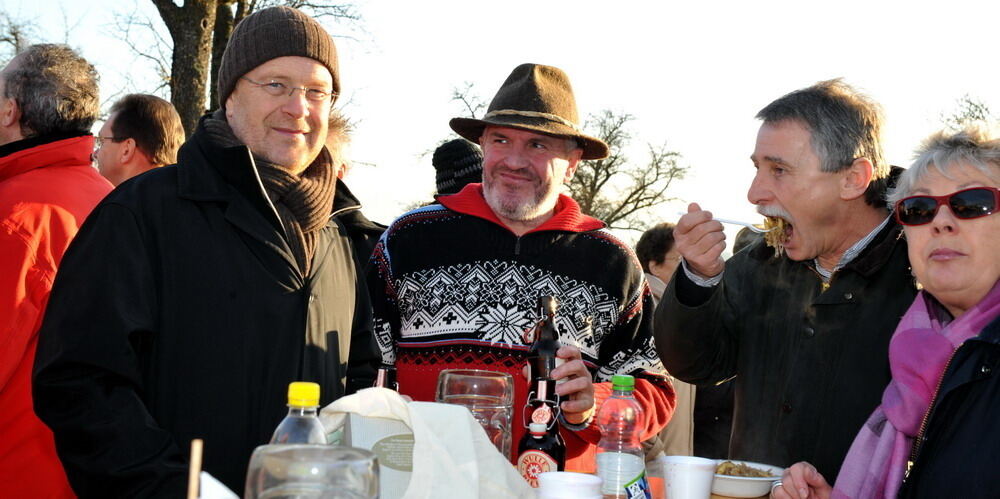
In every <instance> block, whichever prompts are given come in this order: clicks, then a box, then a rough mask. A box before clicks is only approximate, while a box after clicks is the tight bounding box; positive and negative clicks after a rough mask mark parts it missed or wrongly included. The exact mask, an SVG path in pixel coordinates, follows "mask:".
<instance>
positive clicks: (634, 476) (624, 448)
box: [597, 374, 652, 499]
mask: <svg viewBox="0 0 1000 499" xmlns="http://www.w3.org/2000/svg"><path fill="white" fill-rule="evenodd" d="M611 384H612V390H613V391H612V393H611V397H609V398H608V399H607V400H605V401H604V404H603V405H602V406H601V410H600V412H598V413H597V424H598V426H599V427H600V428H601V442H600V443H599V444H597V475H598V476H599V477H601V479H602V480H603V481H604V483H603V485H601V494H602V495H603V496H604V497H605V498H608V499H610V498H615V499H619V498H620V499H649V498H650V497H652V496H651V495H650V493H649V483H647V482H646V464H645V461H644V459H643V452H642V445H641V444H640V443H639V428H638V426H639V421H641V420H642V407H641V406H640V405H639V403H638V402H636V400H635V398H634V397H633V396H632V391H633V390H634V389H635V378H633V377H632V376H628V375H622V374H616V375H615V376H614V377H613V378H612V379H611Z"/></svg>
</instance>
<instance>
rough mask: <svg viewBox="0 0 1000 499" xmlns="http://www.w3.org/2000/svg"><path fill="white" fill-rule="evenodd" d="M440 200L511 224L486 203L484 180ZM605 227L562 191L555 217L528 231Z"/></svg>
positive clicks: (461, 210) (462, 210)
mask: <svg viewBox="0 0 1000 499" xmlns="http://www.w3.org/2000/svg"><path fill="white" fill-rule="evenodd" d="M437 201H438V202H439V203H441V204H442V205H444V207H445V208H448V209H449V210H452V211H457V212H459V213H462V214H464V215H471V216H474V217H479V218H482V219H483V220H489V221H490V222H493V223H495V224H497V225H499V226H501V227H503V228H505V229H507V230H510V228H509V227H507V226H506V225H504V223H503V222H501V221H500V218H498V217H497V215H496V213H493V209H492V208H490V205H488V204H486V198H484V197H483V184H469V185H466V186H465V187H464V188H463V189H462V190H461V191H459V192H458V193H456V194H451V195H449V196H438V198H437ZM602 228H604V222H602V221H600V220H598V219H596V218H594V217H590V216H587V215H584V214H583V213H582V212H581V211H580V205H578V204H576V201H573V198H571V197H569V196H567V195H565V194H560V195H559V200H558V201H556V209H555V213H553V215H552V218H550V219H548V220H546V221H545V222H544V223H542V225H539V226H538V227H535V228H534V229H531V230H529V231H528V232H526V234H531V233H532V232H542V231H547V230H562V231H568V232H586V231H590V230H596V229H602Z"/></svg>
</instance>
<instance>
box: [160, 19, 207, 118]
mask: <svg viewBox="0 0 1000 499" xmlns="http://www.w3.org/2000/svg"><path fill="white" fill-rule="evenodd" d="M152 2H153V4H154V5H156V10H157V11H159V13H160V18H161V19H163V24H165V25H166V26H167V31H168V32H170V38H171V40H173V51H172V53H173V55H172V57H171V61H170V101H171V102H172V103H173V104H174V107H176V108H177V114H179V115H180V117H181V123H182V124H183V125H184V132H185V133H186V134H187V135H191V134H192V133H194V129H195V127H196V126H197V125H198V118H200V117H201V115H202V114H204V112H205V89H206V87H207V85H208V81H209V78H208V76H209V75H208V68H209V62H210V61H211V56H212V34H213V27H214V26H215V14H216V10H217V9H216V8H217V7H218V5H217V3H218V2H217V0H185V1H184V6H183V7H179V6H177V4H175V3H174V2H173V0H152Z"/></svg>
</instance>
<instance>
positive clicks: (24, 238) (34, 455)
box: [0, 135, 112, 498]
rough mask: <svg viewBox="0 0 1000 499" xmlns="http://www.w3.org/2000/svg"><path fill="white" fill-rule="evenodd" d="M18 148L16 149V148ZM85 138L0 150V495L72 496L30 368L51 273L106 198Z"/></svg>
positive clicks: (106, 185)
mask: <svg viewBox="0 0 1000 499" xmlns="http://www.w3.org/2000/svg"><path fill="white" fill-rule="evenodd" d="M22 146H23V147H22ZM93 148H94V138H93V137H92V136H90V135H87V136H82V137H72V138H67V139H61V140H55V141H50V142H44V141H43V140H42V139H27V140H25V141H22V142H21V143H12V144H8V145H7V146H5V147H3V148H0V154H2V152H6V151H11V150H14V152H10V153H9V154H6V155H4V156H0V495H3V496H4V497H45V498H53V497H56V498H58V497H74V495H73V491H72V489H70V486H69V482H68V481H67V480H66V474H65V473H64V472H63V468H62V464H61V463H60V462H59V458H58V457H57V456H56V450H55V445H54V442H53V439H52V432H51V431H49V429H48V427H46V426H45V425H44V424H43V423H42V422H41V421H40V420H39V419H38V418H37V417H36V416H35V413H34V411H33V410H32V405H31V404H32V401H31V368H32V365H33V363H34V359H35V347H36V345H37V342H38V336H37V333H38V327H39V325H40V324H41V320H42V315H43V313H44V311H45V304H46V302H47V301H48V297H49V290H50V289H51V288H52V280H53V278H54V277H55V274H56V268H57V267H58V265H59V261H60V260H61V259H62V256H63V253H64V252H65V251H66V247H67V246H68V245H69V242H70V240H71V239H73V236H74V235H76V231H77V229H78V228H79V227H80V224H82V223H83V220H84V218H86V217H87V215H88V214H89V213H90V211H91V210H92V209H93V208H94V206H96V205H97V203H98V202H99V201H100V200H101V199H102V198H103V197H104V196H105V195H106V194H107V193H108V192H110V191H111V188H112V187H111V184H110V183H109V182H108V181H107V180H105V179H104V178H103V177H101V175H100V174H99V173H98V172H97V170H96V169H94V168H93V167H92V166H91V165H90V154H91V152H92V151H93Z"/></svg>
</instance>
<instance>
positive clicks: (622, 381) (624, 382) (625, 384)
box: [611, 374, 635, 392]
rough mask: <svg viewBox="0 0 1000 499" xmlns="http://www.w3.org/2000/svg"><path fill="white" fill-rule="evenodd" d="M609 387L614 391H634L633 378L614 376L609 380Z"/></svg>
mask: <svg viewBox="0 0 1000 499" xmlns="http://www.w3.org/2000/svg"><path fill="white" fill-rule="evenodd" d="M611 385H612V386H613V388H614V389H615V390H625V391H628V392H630V391H632V390H634V389H635V378H634V377H632V376H629V375H628V374H616V375H614V376H612V378H611Z"/></svg>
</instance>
